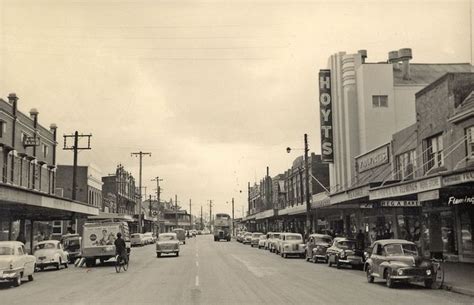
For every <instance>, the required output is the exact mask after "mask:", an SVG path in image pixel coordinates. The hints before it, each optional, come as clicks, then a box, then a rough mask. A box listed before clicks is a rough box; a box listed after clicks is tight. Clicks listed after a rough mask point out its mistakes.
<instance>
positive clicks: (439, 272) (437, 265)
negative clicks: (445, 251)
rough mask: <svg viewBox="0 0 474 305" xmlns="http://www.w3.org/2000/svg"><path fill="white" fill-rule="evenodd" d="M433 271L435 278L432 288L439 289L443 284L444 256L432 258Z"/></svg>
mask: <svg viewBox="0 0 474 305" xmlns="http://www.w3.org/2000/svg"><path fill="white" fill-rule="evenodd" d="M431 262H432V263H433V271H434V273H435V279H434V282H433V285H432V287H433V288H434V289H441V288H443V285H444V257H443V258H441V259H436V258H432V259H431Z"/></svg>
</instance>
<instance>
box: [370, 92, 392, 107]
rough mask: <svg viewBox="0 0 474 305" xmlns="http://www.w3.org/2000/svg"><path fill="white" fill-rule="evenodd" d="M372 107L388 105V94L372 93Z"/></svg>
mask: <svg viewBox="0 0 474 305" xmlns="http://www.w3.org/2000/svg"><path fill="white" fill-rule="evenodd" d="M372 107H373V108H380V107H384V108H387V107H388V96H387V95H372Z"/></svg>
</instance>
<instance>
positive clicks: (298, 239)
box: [279, 233, 306, 258]
mask: <svg viewBox="0 0 474 305" xmlns="http://www.w3.org/2000/svg"><path fill="white" fill-rule="evenodd" d="M305 247H306V245H305V244H303V236H301V234H299V233H282V234H280V243H279V252H280V255H281V257H284V258H287V257H288V256H289V255H296V256H300V257H304V255H305Z"/></svg>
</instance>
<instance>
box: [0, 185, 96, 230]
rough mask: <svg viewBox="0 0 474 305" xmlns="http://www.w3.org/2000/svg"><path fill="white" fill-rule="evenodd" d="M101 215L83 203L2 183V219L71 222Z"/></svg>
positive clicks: (0, 190)
mask: <svg viewBox="0 0 474 305" xmlns="http://www.w3.org/2000/svg"><path fill="white" fill-rule="evenodd" d="M94 215H99V209H98V208H96V207H94V206H90V205H87V204H85V203H82V202H78V201H73V200H70V199H67V198H63V197H58V196H55V195H50V194H46V193H42V192H39V191H35V190H30V189H25V188H22V187H18V186H13V185H9V184H4V183H0V217H2V218H4V219H7V218H12V219H31V220H37V221H51V220H70V219H73V218H80V217H87V216H94Z"/></svg>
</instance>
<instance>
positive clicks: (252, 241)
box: [250, 232, 265, 248]
mask: <svg viewBox="0 0 474 305" xmlns="http://www.w3.org/2000/svg"><path fill="white" fill-rule="evenodd" d="M262 235H265V234H263V233H261V232H253V233H252V237H251V239H250V246H251V247H252V248H253V247H258V240H259V238H260V236H262Z"/></svg>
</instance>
